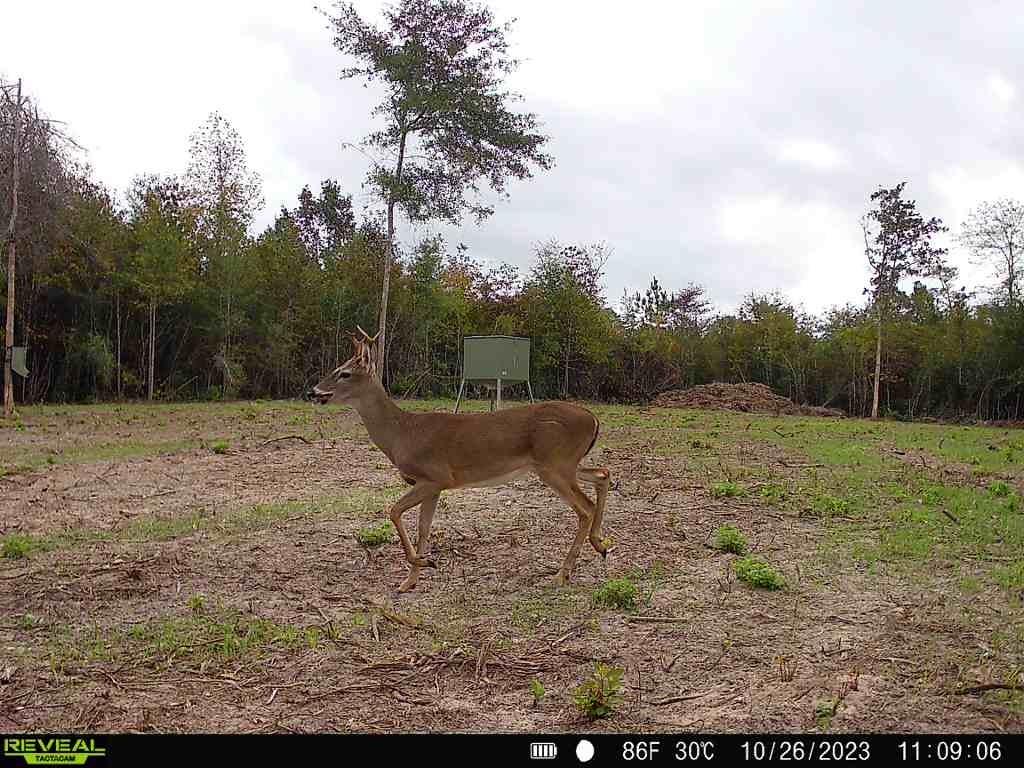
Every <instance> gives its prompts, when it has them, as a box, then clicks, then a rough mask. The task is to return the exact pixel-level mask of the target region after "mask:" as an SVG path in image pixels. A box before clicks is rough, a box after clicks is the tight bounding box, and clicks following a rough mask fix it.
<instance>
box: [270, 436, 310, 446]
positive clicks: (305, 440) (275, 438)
mask: <svg viewBox="0 0 1024 768" xmlns="http://www.w3.org/2000/svg"><path fill="white" fill-rule="evenodd" d="M280 440H301V441H302V442H304V443H305V444H306V445H312V443H311V442H309V440H307V439H306V438H304V437H303V436H302V435H283V436H281V437H274V438H271V439H270V440H267V441H266V442H263V443H260V445H259V447H260V448H262V447H264V446H266V445H270V444H271V443H276V442H278V441H280Z"/></svg>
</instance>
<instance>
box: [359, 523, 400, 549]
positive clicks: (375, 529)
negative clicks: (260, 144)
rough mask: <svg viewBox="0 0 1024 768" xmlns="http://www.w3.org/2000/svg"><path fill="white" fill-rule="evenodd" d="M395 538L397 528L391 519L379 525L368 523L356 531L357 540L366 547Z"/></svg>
mask: <svg viewBox="0 0 1024 768" xmlns="http://www.w3.org/2000/svg"><path fill="white" fill-rule="evenodd" d="M394 540H395V528H394V526H392V525H391V521H390V520H385V521H384V522H383V523H380V524H379V525H368V526H366V527H365V528H360V529H359V530H358V531H356V541H358V542H359V543H360V544H362V545H363V546H364V547H379V546H382V545H384V544H390V543H391V542H392V541H394Z"/></svg>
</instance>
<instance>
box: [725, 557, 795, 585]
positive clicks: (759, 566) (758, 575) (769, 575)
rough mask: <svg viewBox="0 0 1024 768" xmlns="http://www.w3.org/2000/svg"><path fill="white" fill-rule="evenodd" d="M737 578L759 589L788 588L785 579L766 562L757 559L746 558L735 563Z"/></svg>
mask: <svg viewBox="0 0 1024 768" xmlns="http://www.w3.org/2000/svg"><path fill="white" fill-rule="evenodd" d="M733 569H734V570H735V571H736V578H738V579H739V580H740V581H742V582H745V583H747V584H749V585H750V586H752V587H757V588H758V589H770V590H775V589H782V588H784V587H785V586H786V581H785V579H783V578H782V575H781V574H779V572H778V571H776V570H775V569H774V568H772V567H771V566H770V565H768V563H766V562H764V560H760V559H758V558H756V557H749V556H748V557H744V558H742V559H740V560H737V561H736V562H735V563H733Z"/></svg>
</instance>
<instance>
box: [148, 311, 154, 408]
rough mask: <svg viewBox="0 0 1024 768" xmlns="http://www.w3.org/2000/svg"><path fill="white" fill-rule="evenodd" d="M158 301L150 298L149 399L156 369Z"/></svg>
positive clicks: (151, 394) (151, 397) (151, 395)
mask: <svg viewBox="0 0 1024 768" xmlns="http://www.w3.org/2000/svg"><path fill="white" fill-rule="evenodd" d="M155 358H156V301H155V300H154V299H150V300H149V387H148V393H149V399H150V400H152V399H153V378H154V371H155V369H156V359H155Z"/></svg>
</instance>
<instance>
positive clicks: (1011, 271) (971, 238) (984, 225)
mask: <svg viewBox="0 0 1024 768" xmlns="http://www.w3.org/2000/svg"><path fill="white" fill-rule="evenodd" d="M959 241H960V243H961V245H963V246H964V247H965V248H967V249H968V250H970V251H971V253H972V255H973V256H974V258H975V263H977V264H986V265H988V266H990V267H992V268H993V270H994V271H995V277H996V279H997V280H998V281H999V287H998V291H997V292H998V293H999V294H1000V295H1001V298H1003V299H1004V300H1005V301H1006V304H1007V306H1009V307H1011V308H1013V307H1016V306H1017V304H1018V302H1019V301H1020V281H1021V279H1024V203H1021V202H1020V201H1018V200H1012V199H1009V198H1003V199H1000V200H993V201H990V202H986V203H982V204H981V205H979V206H978V207H977V208H976V209H974V210H973V211H971V214H970V215H969V216H968V217H967V220H966V221H965V222H964V223H963V226H962V227H961V229H960V237H959Z"/></svg>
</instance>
